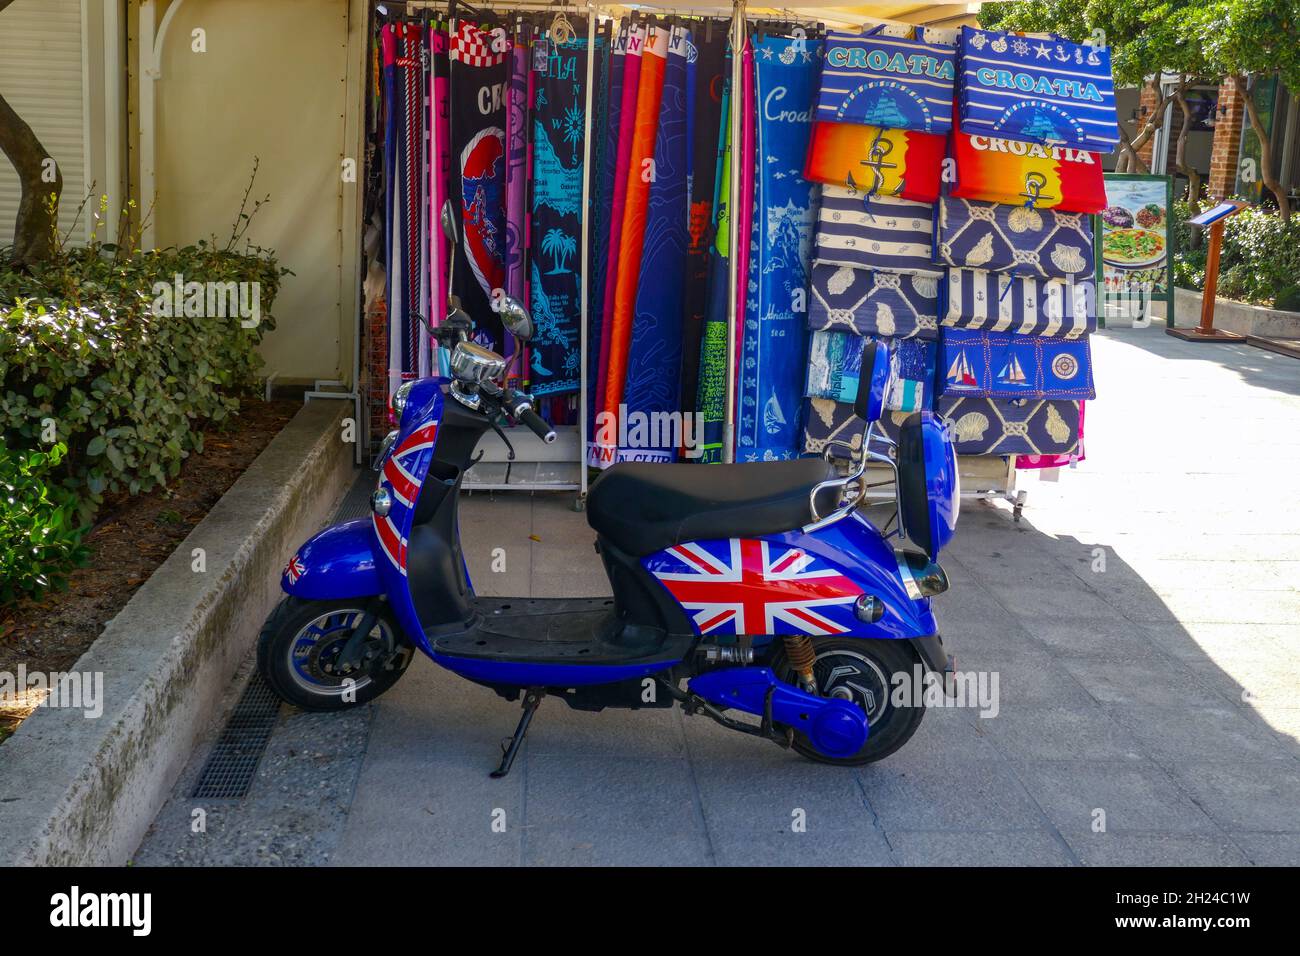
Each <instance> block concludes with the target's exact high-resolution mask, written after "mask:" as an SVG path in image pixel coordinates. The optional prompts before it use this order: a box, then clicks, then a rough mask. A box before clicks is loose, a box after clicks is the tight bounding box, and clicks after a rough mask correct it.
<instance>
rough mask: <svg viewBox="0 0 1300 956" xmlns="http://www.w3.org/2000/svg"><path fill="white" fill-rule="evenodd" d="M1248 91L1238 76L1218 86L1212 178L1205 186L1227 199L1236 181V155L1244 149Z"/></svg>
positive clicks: (1221, 197)
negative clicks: (1241, 84)
mask: <svg viewBox="0 0 1300 956" xmlns="http://www.w3.org/2000/svg"><path fill="white" fill-rule="evenodd" d="M1245 95H1246V93H1245V91H1244V90H1240V89H1238V88H1237V83H1236V81H1235V80H1226V81H1225V82H1224V83H1222V84H1221V85H1220V86H1219V110H1220V113H1219V118H1218V122H1217V123H1216V124H1215V127H1214V145H1213V147H1212V148H1211V150H1210V179H1209V182H1208V183H1207V184H1206V189H1207V191H1208V192H1209V194H1210V197H1211V198H1212V199H1226V198H1227V197H1229V196H1231V195H1232V194H1233V192H1234V191H1235V189H1236V185H1237V159H1238V155H1239V152H1240V149H1241V130H1242V127H1243V125H1244V124H1246V123H1248V122H1249V119H1248V118H1247V116H1246V100H1245Z"/></svg>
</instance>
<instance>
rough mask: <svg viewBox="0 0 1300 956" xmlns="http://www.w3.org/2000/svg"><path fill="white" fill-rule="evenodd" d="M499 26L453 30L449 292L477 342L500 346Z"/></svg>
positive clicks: (502, 178)
mask: <svg viewBox="0 0 1300 956" xmlns="http://www.w3.org/2000/svg"><path fill="white" fill-rule="evenodd" d="M509 47H510V40H509V38H508V37H507V35H506V32H505V30H504V29H503V28H501V27H497V28H494V29H493V30H492V31H491V32H490V33H489V32H485V31H483V30H480V29H479V27H478V26H477V25H475V24H473V23H463V22H462V23H459V24H458V25H457V29H456V31H455V33H454V34H453V35H452V37H451V142H452V162H453V165H454V167H455V170H454V174H453V177H452V182H453V184H454V185H453V189H454V190H458V192H457V193H456V195H457V196H458V197H459V199H460V209H461V224H460V229H461V240H460V242H459V243H457V245H456V250H455V256H456V276H455V285H454V286H453V288H452V292H454V293H455V294H456V295H458V296H459V297H460V300H461V308H463V309H464V310H465V311H466V312H467V313H469V315H470V316H471V317H472V318H473V319H474V325H475V331H474V338H475V340H476V341H478V342H480V343H481V344H483V345H486V346H488V347H489V348H492V349H495V350H496V351H498V352H499V351H501V350H503V349H504V347H505V337H504V335H503V334H502V329H501V320H500V319H499V318H498V317H497V314H496V312H495V311H493V309H492V308H491V304H490V302H491V298H490V297H491V294H492V292H493V290H495V289H501V288H504V287H505V282H506V155H505V146H506V144H505V125H506V96H505V89H506V82H507V78H508V71H507V67H506V60H507V56H508V54H509Z"/></svg>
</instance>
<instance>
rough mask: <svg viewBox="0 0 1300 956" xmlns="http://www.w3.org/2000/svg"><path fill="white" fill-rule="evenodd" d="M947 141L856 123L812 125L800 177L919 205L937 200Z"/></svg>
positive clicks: (820, 123)
mask: <svg viewBox="0 0 1300 956" xmlns="http://www.w3.org/2000/svg"><path fill="white" fill-rule="evenodd" d="M946 147H947V137H945V136H940V135H938V134H935V133H918V132H915V131H913V130H904V129H884V128H883V127H879V126H864V125H860V124H857V123H828V122H815V123H813V130H812V136H811V138H810V139H809V143H808V161H807V163H806V164H805V166H804V178H805V179H808V180H811V181H812V182H816V183H826V184H827V185H831V186H846V187H848V188H850V189H856V190H858V191H859V192H861V193H863V194H870V195H878V196H897V197H898V198H899V199H914V200H916V201H917V202H934V201H935V200H937V199H938V198H939V174H940V172H941V169H942V167H943V159H944V153H945V152H946Z"/></svg>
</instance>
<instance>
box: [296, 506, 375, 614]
mask: <svg viewBox="0 0 1300 956" xmlns="http://www.w3.org/2000/svg"><path fill="white" fill-rule="evenodd" d="M374 540H375V537H374V532H373V531H372V529H371V523H370V519H369V518H357V519H356V520H355V521H345V522H344V523H343V524H336V525H334V526H333V527H331V528H326V529H325V530H324V531H322V532H321V533H320V534H318V535H316V537H314V538H312V539H311V540H309V541H308V542H307V543H306V544H304V545H303V546H302V547H301V548H299V549H298V552H297V554H295V555H294V556H293V557H292V558H290V559H289V564H288V565H287V566H286V567H285V569H284V573H283V575H281V577H280V587H281V588H282V589H283V590H284V592H285V593H286V594H291V595H293V596H294V597H297V598H303V599H305V600H308V601H328V600H331V599H333V598H353V597H370V596H372V595H375V594H378V593H380V591H382V590H383V584H382V583H381V582H380V580H379V572H378V570H377V569H376V568H375V549H374Z"/></svg>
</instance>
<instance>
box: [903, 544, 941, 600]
mask: <svg viewBox="0 0 1300 956" xmlns="http://www.w3.org/2000/svg"><path fill="white" fill-rule="evenodd" d="M896 556H897V558H898V573H899V574H900V575H902V577H903V585H904V587H906V588H907V596H908V597H910V598H912V600H914V601H915V600H919V599H921V598H926V597H934V596H935V595H936V594H942V593H943V592H944V591H946V590H948V575H947V574H946V573H944V570H943V568H941V567H939V565H938V564H937V563H936V562H934V561H931V560H930V559H929V558H928V557H927V556H926V555H924V554H918V553H917V552H915V551H898V552H896Z"/></svg>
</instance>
